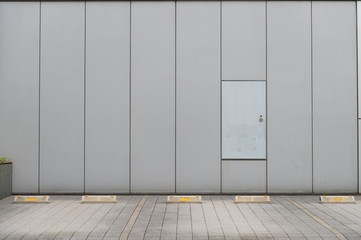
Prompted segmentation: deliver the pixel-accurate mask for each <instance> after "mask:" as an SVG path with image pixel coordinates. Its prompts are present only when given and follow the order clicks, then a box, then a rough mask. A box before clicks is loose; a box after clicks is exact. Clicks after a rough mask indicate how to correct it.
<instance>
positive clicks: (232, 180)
mask: <svg viewBox="0 0 361 240" xmlns="http://www.w3.org/2000/svg"><path fill="white" fill-rule="evenodd" d="M222 192H223V193H237V192H243V193H264V192H266V161H252V160H251V161H235V160H229V161H222Z"/></svg>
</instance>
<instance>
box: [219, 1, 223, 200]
mask: <svg viewBox="0 0 361 240" xmlns="http://www.w3.org/2000/svg"><path fill="white" fill-rule="evenodd" d="M222 36H223V1H222V0H221V1H220V36H219V38H220V44H219V45H220V49H219V50H220V51H219V53H220V62H219V63H220V64H219V65H220V74H219V75H220V81H219V92H220V96H219V98H220V99H219V100H220V114H219V115H220V136H219V138H220V141H219V142H220V150H219V154H220V159H219V160H220V161H219V164H220V192H221V193H222V192H223V179H222V178H223V173H222V171H223V164H222V155H223V153H222V134H223V130H222V123H223V122H222V112H223V109H222V104H223V102H222V98H223V94H222V78H223V76H222V75H223V72H222V69H223V48H222V44H223V42H222V40H223V39H222Z"/></svg>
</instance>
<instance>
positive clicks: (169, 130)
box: [131, 2, 175, 193]
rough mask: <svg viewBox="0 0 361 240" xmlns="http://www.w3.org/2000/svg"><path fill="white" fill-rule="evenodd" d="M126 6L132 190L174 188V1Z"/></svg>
mask: <svg viewBox="0 0 361 240" xmlns="http://www.w3.org/2000/svg"><path fill="white" fill-rule="evenodd" d="M131 11H132V12H131V18H132V19H131V35H132V36H131V41H132V42H131V192H133V193H136V192H174V191H175V182H174V179H175V177H174V174H175V159H174V158H175V95H174V94H175V3H174V2H132V3H131Z"/></svg>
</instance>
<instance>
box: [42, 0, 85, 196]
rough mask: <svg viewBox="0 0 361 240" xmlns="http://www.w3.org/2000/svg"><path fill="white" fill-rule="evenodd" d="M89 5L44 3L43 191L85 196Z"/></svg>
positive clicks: (79, 3)
mask: <svg viewBox="0 0 361 240" xmlns="http://www.w3.org/2000/svg"><path fill="white" fill-rule="evenodd" d="M84 5H85V3H84V2H42V3H41V56H40V58H41V66H40V69H41V72H40V191H41V192H83V191H84V27H85V24H84V23H85V22H84V21H85V18H84V17H85V16H84V12H85V6H84Z"/></svg>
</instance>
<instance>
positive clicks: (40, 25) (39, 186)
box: [38, 1, 41, 193]
mask: <svg viewBox="0 0 361 240" xmlns="http://www.w3.org/2000/svg"><path fill="white" fill-rule="evenodd" d="M40 56H41V1H39V56H38V57H39V84H38V91H39V92H38V97H39V99H38V107H39V109H38V193H40V108H41V105H40V96H41V95H40V75H41V57H40Z"/></svg>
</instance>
